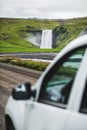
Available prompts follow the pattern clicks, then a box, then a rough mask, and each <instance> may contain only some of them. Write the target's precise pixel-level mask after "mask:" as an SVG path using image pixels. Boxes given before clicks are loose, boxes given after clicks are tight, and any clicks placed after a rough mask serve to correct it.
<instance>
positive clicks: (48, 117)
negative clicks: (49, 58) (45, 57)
mask: <svg viewBox="0 0 87 130" xmlns="http://www.w3.org/2000/svg"><path fill="white" fill-rule="evenodd" d="M84 53H85V47H81V48H77V49H74V50H72V51H70V52H68V53H67V54H65V55H64V56H63V57H62V58H61V59H60V60H59V61H58V62H56V63H55V65H54V66H53V67H52V68H51V69H50V70H49V72H47V74H46V75H45V76H44V78H43V80H42V83H41V86H40V87H41V89H40V92H39V96H38V100H37V101H32V100H31V101H29V102H28V103H27V109H26V123H25V129H26V130H62V129H63V127H64V126H65V125H66V123H67V121H68V119H69V117H70V115H71V111H70V110H69V108H68V105H69V99H70V95H71V91H72V88H73V87H74V86H73V83H74V81H75V77H76V74H77V72H78V70H79V67H80V65H81V62H82V59H83V57H84Z"/></svg>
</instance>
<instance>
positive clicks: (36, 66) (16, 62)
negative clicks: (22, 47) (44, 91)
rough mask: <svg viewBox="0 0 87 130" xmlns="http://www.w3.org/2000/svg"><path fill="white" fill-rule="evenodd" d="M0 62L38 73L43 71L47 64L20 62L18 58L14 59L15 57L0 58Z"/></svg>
mask: <svg viewBox="0 0 87 130" xmlns="http://www.w3.org/2000/svg"><path fill="white" fill-rule="evenodd" d="M0 62H3V63H9V64H12V65H18V66H23V67H26V68H30V69H34V70H38V71H44V70H45V69H46V67H47V66H48V64H49V63H48V62H41V61H40V62H36V61H33V60H21V59H19V58H15V57H3V58H0Z"/></svg>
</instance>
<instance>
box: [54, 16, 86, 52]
mask: <svg viewBox="0 0 87 130" xmlns="http://www.w3.org/2000/svg"><path fill="white" fill-rule="evenodd" d="M85 33H87V18H85V19H74V20H67V21H66V22H65V23H63V24H61V25H59V26H57V27H56V28H54V29H53V39H52V40H53V48H59V49H60V50H61V49H62V48H63V47H64V46H66V45H67V44H68V43H69V42H70V41H72V40H73V39H75V38H76V37H78V36H80V35H83V34H85Z"/></svg>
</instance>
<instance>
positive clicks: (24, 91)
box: [12, 83, 36, 100]
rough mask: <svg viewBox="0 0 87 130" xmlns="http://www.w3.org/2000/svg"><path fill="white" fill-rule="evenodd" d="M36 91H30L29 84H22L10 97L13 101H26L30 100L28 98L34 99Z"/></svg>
mask: <svg viewBox="0 0 87 130" xmlns="http://www.w3.org/2000/svg"><path fill="white" fill-rule="evenodd" d="M35 95H36V91H35V90H34V91H32V90H31V84H30V83H24V84H21V85H19V86H17V87H16V88H14V89H13V91H12V96H13V98H14V99H15V100H27V99H30V97H35Z"/></svg>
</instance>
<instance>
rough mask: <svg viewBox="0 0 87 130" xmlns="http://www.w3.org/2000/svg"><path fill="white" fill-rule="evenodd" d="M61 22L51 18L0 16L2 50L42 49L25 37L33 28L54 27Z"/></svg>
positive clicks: (26, 50) (0, 45)
mask: <svg viewBox="0 0 87 130" xmlns="http://www.w3.org/2000/svg"><path fill="white" fill-rule="evenodd" d="M58 25H59V23H58V22H56V21H51V20H30V19H9V18H0V52H31V51H39V50H40V49H39V48H37V47H36V46H34V45H33V44H32V43H29V42H27V41H26V40H25V39H24V37H25V36H26V35H27V34H28V33H29V31H32V30H43V29H53V28H55V27H56V26H58Z"/></svg>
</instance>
